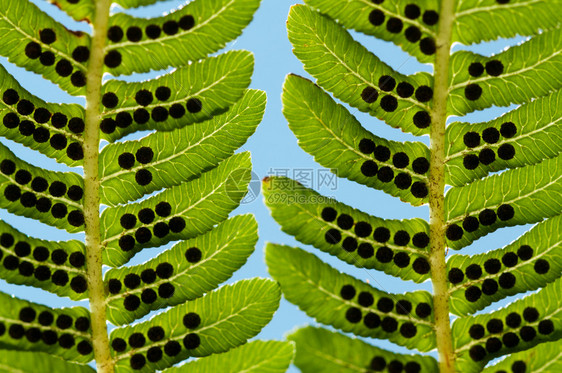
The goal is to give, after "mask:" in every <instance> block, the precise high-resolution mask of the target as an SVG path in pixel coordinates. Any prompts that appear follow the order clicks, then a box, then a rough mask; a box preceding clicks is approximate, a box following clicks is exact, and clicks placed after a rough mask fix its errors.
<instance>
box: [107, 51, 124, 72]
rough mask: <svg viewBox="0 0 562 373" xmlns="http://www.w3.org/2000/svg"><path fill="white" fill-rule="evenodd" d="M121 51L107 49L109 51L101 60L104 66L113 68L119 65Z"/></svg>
mask: <svg viewBox="0 0 562 373" xmlns="http://www.w3.org/2000/svg"><path fill="white" fill-rule="evenodd" d="M121 58H122V57H121V53H119V52H117V51H116V50H112V51H109V53H107V54H106V55H105V58H104V60H103V62H104V63H105V66H107V67H109V68H115V67H117V66H119V65H121Z"/></svg>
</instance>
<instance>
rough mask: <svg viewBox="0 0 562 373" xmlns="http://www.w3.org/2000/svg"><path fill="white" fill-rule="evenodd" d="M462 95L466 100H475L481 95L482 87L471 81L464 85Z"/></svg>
mask: <svg viewBox="0 0 562 373" xmlns="http://www.w3.org/2000/svg"><path fill="white" fill-rule="evenodd" d="M464 95H465V97H466V98H467V99H468V100H470V101H476V100H478V99H479V98H480V96H482V88H481V87H480V86H479V85H478V84H476V83H471V84H469V85H467V86H466V87H465V89H464Z"/></svg>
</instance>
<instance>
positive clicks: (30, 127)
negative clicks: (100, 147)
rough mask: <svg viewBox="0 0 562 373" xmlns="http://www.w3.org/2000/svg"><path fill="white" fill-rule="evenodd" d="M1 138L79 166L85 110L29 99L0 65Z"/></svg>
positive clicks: (31, 97)
mask: <svg viewBox="0 0 562 373" xmlns="http://www.w3.org/2000/svg"><path fill="white" fill-rule="evenodd" d="M0 82H1V83H0V91H1V92H3V95H2V101H1V102H0V117H2V126H0V136H4V137H5V138H7V139H10V140H13V141H15V142H17V143H20V144H22V145H25V146H27V147H28V148H31V149H34V150H37V151H39V152H41V153H43V154H45V155H46V156H48V157H51V158H54V159H56V160H57V161H58V162H62V163H65V164H67V165H69V166H79V165H81V164H82V163H83V162H82V157H80V154H81V153H80V152H74V151H73V149H75V148H77V147H80V148H81V147H82V146H83V138H82V133H83V131H84V109H83V108H82V107H81V106H79V105H74V104H62V105H58V104H51V103H47V102H45V101H43V100H41V99H40V98H38V97H35V96H33V95H31V94H30V93H29V92H27V91H26V90H25V89H24V88H22V87H21V86H20V85H19V83H18V82H17V81H16V80H15V79H14V77H13V76H11V75H10V74H9V73H8V72H7V71H6V69H5V68H4V67H3V66H1V65H0Z"/></svg>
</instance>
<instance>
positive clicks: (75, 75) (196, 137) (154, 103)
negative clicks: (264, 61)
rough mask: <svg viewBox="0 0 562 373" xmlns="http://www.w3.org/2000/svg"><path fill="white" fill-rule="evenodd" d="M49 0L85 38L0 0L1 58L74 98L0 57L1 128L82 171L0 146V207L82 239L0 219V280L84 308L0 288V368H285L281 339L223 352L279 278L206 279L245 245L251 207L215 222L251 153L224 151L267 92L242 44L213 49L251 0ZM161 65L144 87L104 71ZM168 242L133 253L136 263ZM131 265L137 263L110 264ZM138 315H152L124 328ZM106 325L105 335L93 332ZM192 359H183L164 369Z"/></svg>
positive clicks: (247, 333)
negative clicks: (24, 81) (20, 77)
mask: <svg viewBox="0 0 562 373" xmlns="http://www.w3.org/2000/svg"><path fill="white" fill-rule="evenodd" d="M49 2H51V3H52V4H54V5H55V6H57V7H59V8H60V9H61V10H62V11H64V12H66V13H67V14H68V15H69V16H70V17H72V18H73V19H74V20H77V21H84V22H86V23H89V24H90V25H91V30H92V32H91V36H90V33H89V32H78V31H73V30H71V29H70V28H66V25H65V24H62V23H59V22H58V21H56V20H55V19H54V18H53V17H51V16H49V15H47V14H46V13H44V12H43V11H41V10H40V9H39V7H38V6H36V5H34V3H33V2H32V1H31V0H21V1H19V0H18V1H17V2H13V1H12V2H10V1H8V0H0V30H1V31H2V36H3V38H2V44H1V45H0V55H2V56H4V57H7V60H8V61H9V62H10V63H13V64H15V65H17V66H20V67H23V68H25V69H27V70H29V71H32V72H35V73H37V74H41V75H43V77H45V78H46V79H48V80H50V81H51V82H52V83H54V84H57V85H58V86H59V87H60V88H62V89H63V90H65V91H66V92H67V93H69V94H70V95H74V96H79V95H83V96H85V105H76V104H71V105H69V104H61V105H59V104H55V103H48V102H45V101H44V100H43V99H42V98H40V97H36V96H34V95H32V94H31V93H29V92H28V91H27V90H26V89H25V88H24V87H22V86H21V85H20V84H19V83H18V82H17V80H16V79H15V77H13V76H11V75H10V74H9V73H8V72H7V70H8V69H6V68H5V67H4V66H2V67H0V118H2V123H1V124H0V135H1V136H4V137H5V138H7V139H9V140H13V141H15V142H17V143H19V144H22V145H24V146H26V147H28V148H30V149H31V150H32V151H37V152H40V153H42V154H44V155H46V156H47V157H50V158H53V159H54V160H55V161H57V162H60V163H64V164H65V165H67V166H71V167H75V166H79V167H82V169H83V174H78V173H77V172H55V171H50V170H47V169H43V168H41V167H38V166H37V165H34V164H33V163H35V162H40V161H39V160H38V159H32V160H31V161H30V160H26V159H24V157H25V156H26V155H25V154H23V155H20V154H18V153H16V154H14V153H12V150H16V151H17V148H15V149H13V148H12V147H10V148H9V147H8V146H6V145H4V144H3V143H2V144H0V208H3V209H5V210H7V211H8V212H11V213H12V214H15V215H20V216H23V217H27V218H31V219H35V220H38V221H40V222H42V223H45V224H47V225H51V226H54V227H56V228H60V229H64V230H66V231H68V232H70V233H77V232H82V231H83V232H84V234H83V236H85V237H84V238H85V243H82V242H81V241H78V240H68V241H64V242H57V241H54V240H45V239H39V238H34V237H31V236H29V235H27V234H26V233H24V232H25V229H21V228H20V227H17V226H12V225H11V224H8V223H7V222H4V221H0V278H1V279H3V280H6V281H7V282H9V283H12V284H15V285H29V286H34V287H37V288H40V289H43V290H46V291H49V292H51V293H54V294H55V295H57V296H60V297H68V298H70V299H71V300H83V299H86V298H87V299H88V301H89V309H87V308H84V307H76V308H70V309H56V308H54V309H53V308H48V307H46V306H43V305H40V304H36V303H32V302H28V301H24V300H21V299H18V298H14V297H10V296H9V295H7V294H4V293H0V304H1V305H0V371H2V372H4V371H10V372H18V373H24V372H39V373H52V372H71V373H74V372H76V373H83V372H84V373H85V372H91V371H93V369H92V368H90V367H89V366H88V365H86V364H88V363H91V362H92V361H93V360H95V364H96V367H97V371H98V372H99V373H114V372H146V373H148V372H155V371H163V370H166V371H169V372H173V371H186V372H187V371H193V370H197V371H215V370H216V369H217V366H224V365H227V366H229V369H230V370H231V371H232V372H239V371H241V370H245V371H247V372H250V371H253V372H256V373H258V372H271V373H281V372H283V371H285V370H286V369H287V368H288V366H289V364H290V362H291V359H292V355H293V349H292V345H291V344H289V343H286V342H271V343H265V342H264V343H262V342H259V341H257V342H253V343H251V344H248V345H246V346H245V347H242V348H240V349H237V347H239V346H242V345H244V344H245V343H246V342H247V341H248V339H250V338H253V337H255V336H256V335H257V334H258V333H259V332H260V331H261V329H262V328H263V327H264V326H265V325H266V324H267V323H269V321H270V320H271V318H272V317H273V314H274V312H275V311H276V310H277V308H278V307H279V301H280V289H279V286H278V284H276V283H274V282H273V281H270V280H265V279H252V280H243V281H239V282H237V283H235V284H233V285H227V286H223V287H221V288H219V289H217V288H218V287H219V286H220V285H221V284H222V283H223V282H225V281H227V280H228V279H229V278H231V276H232V275H233V274H234V272H235V271H237V270H238V269H239V268H240V267H242V266H243V265H244V264H245V263H246V261H247V259H248V258H249V257H250V255H251V254H252V253H253V251H254V248H255V244H256V242H257V240H258V233H257V232H258V228H257V223H256V221H255V219H254V217H253V216H251V215H242V216H232V217H229V215H230V213H231V212H232V211H233V210H234V209H236V208H237V207H238V206H239V205H240V203H241V200H242V198H243V197H244V196H245V195H246V194H247V192H248V185H249V182H250V179H251V176H252V173H251V168H252V164H251V161H250V155H249V153H247V152H242V153H239V154H235V152H236V151H237V149H239V148H240V147H241V146H242V145H243V144H244V143H245V142H246V141H247V140H248V138H249V137H250V136H251V135H252V134H253V133H254V132H255V130H256V128H257V126H258V124H259V123H260V121H261V120H262V118H263V115H264V111H265V106H266V97H265V94H264V92H261V91H257V90H249V89H248V86H249V84H250V81H251V76H252V72H253V68H254V57H253V55H252V54H251V53H250V52H247V51H228V52H225V53H221V54H216V55H213V56H212V57H210V55H211V54H215V53H216V52H218V50H219V49H221V48H223V47H224V46H225V45H226V43H228V42H230V41H232V40H233V39H235V38H236V37H237V36H239V35H240V34H241V33H242V30H243V29H244V28H245V27H246V26H247V25H248V24H249V23H250V21H251V20H252V18H253V15H254V13H255V12H256V10H257V8H258V6H259V4H260V0H210V1H209V0H194V1H191V2H188V3H186V4H185V5H184V6H182V7H180V8H179V9H176V10H174V11H172V12H170V13H168V14H167V15H164V16H161V17H153V18H150V19H143V18H137V17H133V16H131V15H128V14H126V13H123V12H120V10H119V6H120V7H121V8H137V7H141V6H145V5H150V4H153V3H156V2H157V0H114V1H112V0H99V1H92V0H72V1H71V0H64V1H62V0H49ZM112 5H117V6H116V7H113V6H112ZM57 19H58V18H57ZM168 67H173V68H175V70H172V71H170V72H166V73H165V74H164V75H162V76H160V77H156V78H154V75H155V74H151V75H150V78H149V79H148V80H146V81H142V82H139V81H135V80H138V78H136V77H133V78H130V79H126V80H116V79H113V78H110V77H107V79H106V76H104V74H105V73H109V74H111V75H113V76H114V77H115V76H119V75H130V74H133V73H145V72H149V71H151V70H163V69H166V68H168ZM10 71H11V70H10ZM147 130H148V131H150V133H149V134H147V135H146V136H145V137H143V138H140V139H139V137H140V136H138V135H137V136H131V137H129V138H127V139H126V141H119V140H122V139H123V137H125V136H127V135H131V134H135V132H139V131H147ZM100 140H105V141H100ZM150 194H153V195H151V196H149V195H150ZM20 229H21V230H22V231H21V232H20ZM33 233H35V232H33ZM172 241H177V242H175V245H173V246H172V245H170V246H171V247H170V248H166V249H160V250H159V252H158V255H153V257H151V258H149V259H148V260H147V261H146V262H145V263H143V264H138V263H139V260H138V258H134V257H135V255H136V254H137V253H139V252H140V251H141V250H143V249H145V248H149V247H160V246H163V245H165V244H168V243H170V242H172ZM147 255H148V254H147ZM133 258H134V259H135V260H136V263H135V264H136V265H133V266H128V267H125V266H123V265H124V264H126V263H128V262H129V261H130V260H131V259H133ZM104 265H108V266H110V267H119V268H111V269H109V270H106V269H105V268H103V266H104ZM104 278H105V280H104ZM151 311H161V312H159V313H157V314H156V315H154V316H153V317H152V318H151V319H149V320H142V322H139V323H135V324H133V325H131V324H132V323H133V322H135V321H137V320H139V319H141V318H142V317H143V316H145V315H147V314H148V313H149V312H151ZM111 324H113V325H114V326H118V328H114V329H113V330H112V332H111V334H110V335H108V328H109V327H110V325H111ZM23 351H27V352H23ZM215 354H217V355H216V357H215V356H211V357H210V358H208V359H205V358H204V357H208V356H210V355H215ZM219 354H220V355H219ZM249 355H251V356H249ZM190 357H196V358H197V359H196V360H193V361H191V362H190V363H189V364H186V365H183V366H182V367H177V368H171V367H172V365H175V364H176V363H179V362H181V361H182V360H185V359H187V358H190ZM12 360H17V361H12ZM74 362H77V363H79V364H75V363H74ZM223 370H224V369H223Z"/></svg>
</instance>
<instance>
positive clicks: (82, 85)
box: [0, 0, 91, 95]
mask: <svg viewBox="0 0 562 373" xmlns="http://www.w3.org/2000/svg"><path fill="white" fill-rule="evenodd" d="M37 25H41V26H40V28H38V27H37ZM0 30H2V35H3V37H2V45H0V55H2V56H6V57H8V61H10V62H12V63H13V64H15V65H18V66H20V67H23V68H25V69H26V70H29V71H33V72H35V73H38V74H41V75H42V76H43V77H44V78H45V79H48V80H50V81H51V82H53V83H55V84H57V85H58V86H59V87H60V88H62V89H63V90H65V91H66V92H68V93H70V94H71V95H84V94H85V93H86V70H87V66H88V60H89V58H90V44H91V41H90V36H89V35H88V34H86V33H83V32H80V31H77V32H71V31H70V30H68V29H67V28H66V27H64V26H63V25H62V24H60V23H59V22H57V21H55V20H54V19H53V18H52V17H51V16H49V15H47V14H46V13H44V12H43V11H41V10H40V9H39V8H38V7H37V6H36V5H35V4H32V3H31V2H29V1H28V0H23V1H10V0H1V1H0Z"/></svg>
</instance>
